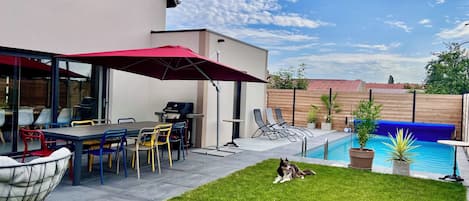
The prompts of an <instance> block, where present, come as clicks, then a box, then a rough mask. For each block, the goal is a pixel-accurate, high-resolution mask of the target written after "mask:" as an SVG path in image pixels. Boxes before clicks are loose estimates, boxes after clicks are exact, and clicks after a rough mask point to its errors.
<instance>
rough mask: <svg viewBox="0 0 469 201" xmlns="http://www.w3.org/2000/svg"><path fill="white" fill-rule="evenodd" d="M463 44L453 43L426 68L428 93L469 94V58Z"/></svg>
mask: <svg viewBox="0 0 469 201" xmlns="http://www.w3.org/2000/svg"><path fill="white" fill-rule="evenodd" d="M462 44H463V43H461V44H459V43H451V44H449V45H447V46H448V50H447V51H443V52H441V53H440V54H438V58H437V59H436V60H432V61H430V62H429V63H428V64H427V66H426V67H425V69H426V71H427V77H426V79H425V84H426V93H431V94H463V93H467V92H469V58H468V55H467V52H466V50H465V49H461V45H462Z"/></svg>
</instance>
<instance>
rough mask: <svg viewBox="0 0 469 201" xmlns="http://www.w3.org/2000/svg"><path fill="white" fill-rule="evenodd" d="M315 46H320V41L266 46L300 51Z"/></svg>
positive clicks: (273, 48) (271, 48)
mask: <svg viewBox="0 0 469 201" xmlns="http://www.w3.org/2000/svg"><path fill="white" fill-rule="evenodd" d="M315 46H319V44H318V43H309V44H303V45H278V46H267V47H265V48H267V49H269V51H271V50H283V51H298V50H302V49H308V48H312V47H315Z"/></svg>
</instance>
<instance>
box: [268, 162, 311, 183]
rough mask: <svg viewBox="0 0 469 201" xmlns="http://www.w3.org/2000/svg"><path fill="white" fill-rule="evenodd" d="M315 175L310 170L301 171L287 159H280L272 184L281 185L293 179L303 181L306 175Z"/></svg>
mask: <svg viewBox="0 0 469 201" xmlns="http://www.w3.org/2000/svg"><path fill="white" fill-rule="evenodd" d="M315 174H316V172H314V171H312V170H303V171H302V170H301V169H300V168H299V167H298V166H297V165H295V164H292V163H290V162H289V161H288V159H287V158H285V160H283V159H282V158H280V165H279V167H278V168H277V177H276V178H275V180H274V182H273V183H274V184H276V183H279V182H280V183H283V182H287V181H290V180H292V179H295V178H301V179H304V178H305V176H306V175H315Z"/></svg>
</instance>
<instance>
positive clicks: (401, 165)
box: [392, 160, 410, 176]
mask: <svg viewBox="0 0 469 201" xmlns="http://www.w3.org/2000/svg"><path fill="white" fill-rule="evenodd" d="M392 173H393V174H398V175H404V176H409V175H410V164H409V163H408V162H406V161H401V160H393V161H392Z"/></svg>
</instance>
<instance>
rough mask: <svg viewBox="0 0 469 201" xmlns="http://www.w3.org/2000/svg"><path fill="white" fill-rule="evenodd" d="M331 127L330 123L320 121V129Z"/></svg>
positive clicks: (329, 128)
mask: <svg viewBox="0 0 469 201" xmlns="http://www.w3.org/2000/svg"><path fill="white" fill-rule="evenodd" d="M331 129H332V124H331V123H326V122H322V123H321V130H328V131H329V130H331Z"/></svg>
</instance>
